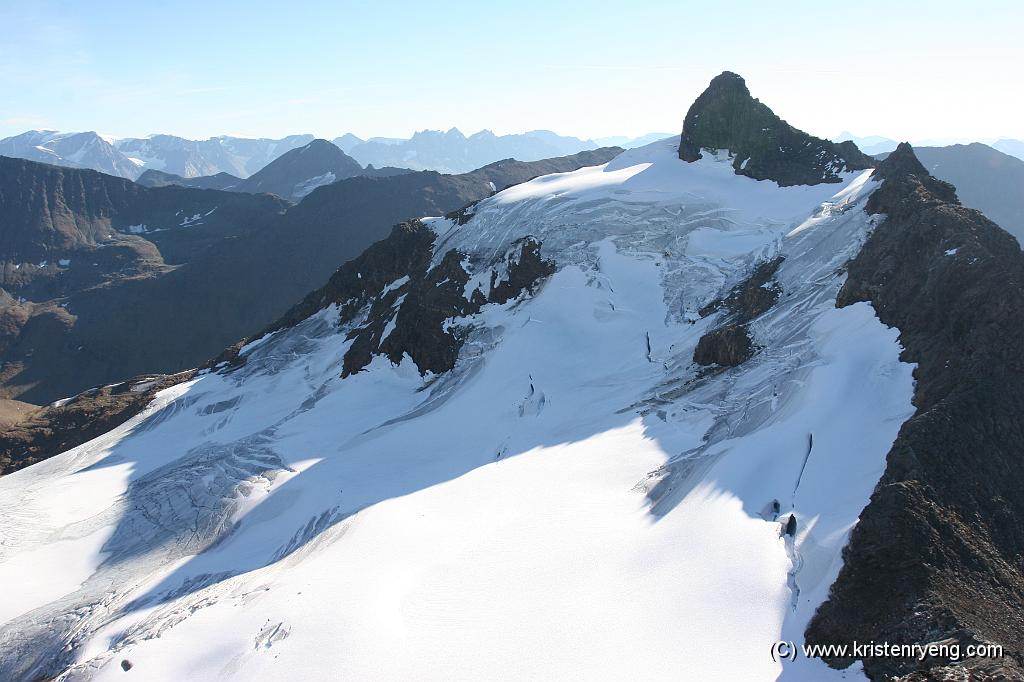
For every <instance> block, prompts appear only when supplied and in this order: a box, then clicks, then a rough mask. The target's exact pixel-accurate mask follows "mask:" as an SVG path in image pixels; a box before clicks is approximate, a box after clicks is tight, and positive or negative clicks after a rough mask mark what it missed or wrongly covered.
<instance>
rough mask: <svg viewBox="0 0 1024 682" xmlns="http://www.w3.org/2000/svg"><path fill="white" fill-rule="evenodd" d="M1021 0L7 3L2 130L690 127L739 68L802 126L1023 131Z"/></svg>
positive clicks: (926, 133) (585, 133) (917, 133)
mask: <svg viewBox="0 0 1024 682" xmlns="http://www.w3.org/2000/svg"><path fill="white" fill-rule="evenodd" d="M1022 19H1024V2H1021V0H1006V1H998V2H970V3H968V2H962V1H958V2H945V1H942V0H933V1H931V2H915V1H907V2H904V1H900V0H887V1H885V2H874V1H865V2H860V3H854V2H847V3H839V2H821V0H816V1H814V2H763V1H759V2H722V1H720V2H708V0H701V1H700V2H692V3H691V2H678V1H676V2H644V1H643V0H630V1H628V2H625V1H622V2H611V3H606V2H599V1H597V0H590V1H589V2H558V1H554V0H543V1H534V0H520V1H518V2H500V3H483V2H479V1H478V0H473V1H466V2H461V1H460V2H440V1H439V2H429V1H428V2H401V1H394V0H393V1H390V2H300V1H293V2H273V3H264V2H258V1H250V2H229V1H224V2H219V1H213V0H205V1H203V2H193V1H191V0H176V1H174V2H167V3H165V2H140V1H138V0H135V1H132V2H127V1H115V0H106V1H98V2H77V1H76V2H58V1H51V2H45V1H34V0H33V1H25V2H15V1H12V0H0V36H2V38H0V136H6V135H11V134H14V133H17V132H21V131H23V130H26V129H29V128H43V127H45V128H54V129H58V130H96V131H98V132H101V133H108V134H113V135H117V136H144V135H147V134H150V133H156V132H166V133H172V134H177V135H182V136H186V137H209V136H211V135H216V134H236V135H246V136H274V137H277V136H281V135H284V134H288V133H307V132H308V133H314V134H316V135H319V136H323V137H333V136H336V135H338V134H341V133H343V132H347V131H351V132H354V133H356V134H358V135H360V136H364V137H366V136H370V135H385V136H408V135H409V134H411V133H412V132H413V131H415V130H420V129H424V128H449V127H451V126H457V127H459V128H460V129H461V130H462V131H463V132H466V133H469V132H475V131H476V130H479V129H481V128H489V129H491V130H494V131H495V132H498V133H508V132H521V131H525V130H531V129H536V128H546V129H551V130H554V131H556V132H558V133H561V134H567V135H577V136H580V137H597V136H603V135H614V134H624V135H639V134H642V133H646V132H651V131H668V132H674V131H676V130H678V129H679V128H680V126H681V124H682V119H683V116H684V114H685V112H686V109H687V107H688V106H689V104H690V103H691V102H692V101H693V99H694V97H696V96H697V95H698V94H699V93H700V91H701V90H702V89H703V88H704V86H705V85H706V84H707V81H708V80H710V79H711V78H712V77H713V76H714V75H716V74H717V73H719V72H720V71H722V70H724V69H729V70H732V71H736V72H738V73H740V74H741V75H743V76H744V77H745V78H746V79H747V84H748V85H749V86H750V88H751V91H752V92H753V93H754V95H755V96H757V97H759V98H760V99H761V100H762V101H764V102H766V103H767V104H768V105H769V106H771V107H772V108H773V109H775V111H776V112H777V113H779V114H780V115H781V116H783V117H784V118H786V119H787V120H789V121H790V122H791V123H793V124H794V125H796V126H798V127H801V128H804V129H806V130H808V131H810V132H812V133H815V134H818V135H823V136H831V135H835V134H837V133H838V132H839V131H840V130H843V129H849V130H851V131H853V132H854V133H856V134H860V135H867V134H881V135H887V136H891V137H896V138H900V139H904V138H906V139H922V138H929V137H966V138H977V139H982V138H989V137H999V136H1008V137H1017V138H1024V94H1022V88H1021V82H1022V81H1024V78H1022V74H1021V71H1022V67H1024V47H1022V45H1024V40H1022V36H1021V29H1022V27H1024V21H1022Z"/></svg>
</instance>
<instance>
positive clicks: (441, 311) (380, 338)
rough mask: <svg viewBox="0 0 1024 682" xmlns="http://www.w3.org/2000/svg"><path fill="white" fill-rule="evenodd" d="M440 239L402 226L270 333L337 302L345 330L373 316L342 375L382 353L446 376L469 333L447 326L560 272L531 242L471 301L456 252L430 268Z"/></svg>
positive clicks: (355, 333) (412, 224)
mask: <svg viewBox="0 0 1024 682" xmlns="http://www.w3.org/2000/svg"><path fill="white" fill-rule="evenodd" d="M434 240H435V234H434V232H433V231H432V230H431V229H430V228H429V227H427V226H426V225H424V224H423V223H421V222H420V221H418V220H413V221H409V222H406V223H402V224H400V225H397V226H395V228H394V229H393V230H392V232H391V235H390V236H389V237H388V238H387V239H384V240H382V241H379V242H377V243H376V244H374V245H373V246H371V247H370V248H369V249H367V250H366V251H365V252H364V253H363V255H361V256H359V257H358V258H356V259H354V260H351V261H349V262H348V263H346V264H345V265H343V266H342V267H341V268H339V269H338V271H337V272H336V273H335V274H334V276H332V277H331V279H330V281H329V282H328V283H327V285H326V286H324V287H323V288H322V289H320V290H318V291H315V292H313V293H312V294H310V295H309V296H307V297H306V298H305V299H304V300H303V301H302V303H300V304H299V305H297V306H296V307H295V308H293V309H292V310H291V311H289V312H288V314H286V315H285V316H284V317H283V318H282V319H281V320H279V321H278V322H277V323H276V324H274V325H272V326H271V327H270V328H269V329H268V330H267V331H273V330H276V329H281V328H284V327H289V326H292V325H294V324H297V323H298V322H300V321H302V320H304V319H306V318H307V317H309V316H310V315H312V314H314V313H316V312H317V311H319V310H322V309H323V308H325V307H327V306H329V305H331V304H335V303H336V304H338V305H339V306H340V318H339V321H340V323H341V324H346V323H351V322H353V321H357V320H358V319H359V318H360V317H361V316H362V315H364V314H365V318H364V319H363V321H362V322H359V323H358V326H356V327H355V328H354V329H353V330H352V331H350V332H349V335H348V338H349V339H352V345H351V346H350V347H349V349H348V351H347V352H346V353H345V357H344V361H343V368H342V376H348V375H350V374H354V373H356V372H358V371H360V370H361V369H363V368H364V367H366V366H367V365H368V364H370V362H371V360H373V357H374V356H376V355H384V356H386V357H387V358H388V359H389V360H391V361H392V362H394V363H398V362H401V360H402V358H403V356H405V355H408V356H409V357H410V358H412V360H413V362H415V363H416V367H417V368H418V369H419V370H420V372H421V373H426V372H433V373H435V374H440V373H442V372H446V371H448V370H450V369H451V368H452V367H454V366H455V361H456V360H457V359H458V355H459V350H460V349H461V348H462V344H463V342H464V341H465V333H466V332H465V330H463V329H459V328H452V329H449V328H446V326H445V322H446V320H448V319H450V318H459V317H465V316H467V315H472V314H474V313H476V312H479V311H480V308H481V307H482V306H484V305H485V304H487V303H498V304H502V303H507V302H508V301H510V300H512V299H514V298H516V297H518V296H520V295H522V294H523V293H524V292H528V293H532V292H533V291H535V290H536V288H537V286H538V285H539V284H540V282H541V281H543V280H544V279H545V278H547V277H548V276H549V275H551V274H552V273H553V272H554V271H555V264H554V263H551V262H549V261H545V260H544V259H542V258H541V255H540V249H541V246H540V243H539V242H537V241H536V240H534V239H533V238H530V237H527V238H523V239H520V240H518V241H516V242H515V243H514V244H513V245H512V247H511V248H510V250H509V251H508V253H507V254H505V256H504V257H503V258H502V259H500V260H499V261H497V262H495V263H491V264H488V265H487V267H489V268H491V277H490V287H489V291H488V292H487V293H484V292H482V291H480V289H479V288H477V289H474V290H473V291H472V292H469V297H468V298H467V297H466V292H465V289H466V285H467V283H468V282H469V276H470V275H469V273H468V272H467V271H466V268H465V266H464V263H465V262H466V261H467V260H468V259H467V257H466V256H465V255H464V254H462V253H460V252H458V251H456V250H454V249H452V250H450V251H448V252H447V253H445V255H444V257H442V258H441V260H440V262H439V263H438V264H437V265H435V266H434V267H430V264H431V256H432V255H433V247H434ZM498 271H502V272H503V273H504V275H505V277H504V278H502V277H501V276H499V275H498ZM224 359H227V360H230V359H231V358H230V357H226V358H224Z"/></svg>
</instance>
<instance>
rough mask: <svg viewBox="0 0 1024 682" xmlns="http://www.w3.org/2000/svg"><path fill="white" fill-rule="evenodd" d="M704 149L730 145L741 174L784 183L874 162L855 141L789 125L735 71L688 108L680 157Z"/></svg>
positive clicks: (812, 181) (832, 175)
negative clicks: (825, 136) (826, 137)
mask: <svg viewBox="0 0 1024 682" xmlns="http://www.w3.org/2000/svg"><path fill="white" fill-rule="evenodd" d="M702 149H706V150H727V151H728V152H729V154H730V155H731V156H732V158H733V167H734V168H735V170H736V173H737V174H739V175H746V176H748V177H751V178H754V179H755V180H774V181H775V182H777V183H778V184H779V185H780V186H783V187H785V186H790V185H816V184H819V183H822V182H840V177H839V174H840V173H843V172H847V171H854V170H864V169H865V168H870V167H871V166H872V165H874V162H873V160H872V159H871V158H870V157H868V156H866V155H864V154H863V153H861V152H860V150H859V149H857V146H856V145H855V144H853V143H852V142H846V143H843V144H842V145H837V144H835V143H834V142H830V141H828V140H823V139H821V138H817V137H814V136H812V135H808V134H807V133H805V132H803V131H801V130H797V129H796V128H794V127H793V126H791V125H789V124H788V123H786V121H784V120H782V119H781V118H779V117H778V116H777V115H776V114H775V112H773V111H772V110H771V109H770V108H768V106H767V105H765V104H763V103H762V102H761V101H760V100H758V99H757V98H755V97H753V96H752V95H751V94H750V90H749V89H747V84H746V81H744V80H743V78H742V77H741V76H739V75H738V74H735V73H733V72H731V71H723V72H722V73H721V74H719V75H718V76H715V78H713V79H712V80H711V83H709V84H708V87H707V88H706V89H705V90H704V92H703V93H701V95H700V96H699V97H698V98H697V99H696V100H695V101H694V103H693V105H691V106H690V109H689V111H687V113H686V119H685V120H684V122H683V133H682V136H681V138H680V141H679V158H681V159H682V160H684V161H689V162H693V161H696V160H697V159H699V158H701V156H702V154H701V150H702Z"/></svg>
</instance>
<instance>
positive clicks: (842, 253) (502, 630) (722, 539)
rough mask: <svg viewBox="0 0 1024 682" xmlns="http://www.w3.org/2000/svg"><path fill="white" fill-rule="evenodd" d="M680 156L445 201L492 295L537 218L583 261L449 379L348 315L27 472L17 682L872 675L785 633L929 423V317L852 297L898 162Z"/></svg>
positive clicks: (193, 385) (329, 316)
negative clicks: (923, 395)
mask: <svg viewBox="0 0 1024 682" xmlns="http://www.w3.org/2000/svg"><path fill="white" fill-rule="evenodd" d="M677 145H678V139H669V140H665V141H662V142H657V143H654V144H652V145H649V146H647V147H642V148H639V149H635V150H631V151H628V152H626V153H624V154H622V155H621V156H619V157H618V158H617V159H615V160H614V161H612V162H611V163H609V164H607V165H605V166H598V167H593V168H584V169H581V170H579V171H576V172H573V173H566V174H558V175H551V176H546V177H541V178H537V179H536V180H533V181H531V182H528V183H525V184H523V185H519V186H516V187H512V188H510V189H508V190H505V191H504V192H501V193H498V194H496V195H495V196H493V197H491V198H490V199H487V200H485V201H484V202H481V203H480V204H478V205H477V206H476V207H475V214H474V216H473V218H472V219H471V220H470V221H469V222H468V223H467V224H465V225H462V226H458V225H456V224H454V223H453V222H451V221H448V220H446V219H443V218H433V219H429V220H427V222H428V224H429V225H430V226H431V228H432V229H433V230H434V231H435V232H436V233H437V234H438V239H437V243H436V247H435V249H436V257H437V258H438V259H440V257H441V255H443V253H444V252H446V251H447V250H448V249H450V248H459V249H460V250H462V251H463V252H465V253H468V254H470V256H469V259H468V260H467V262H466V263H465V267H466V268H467V270H469V271H470V272H471V273H472V274H473V278H472V279H471V284H470V286H469V287H467V288H468V289H469V291H467V294H468V293H471V290H472V288H473V287H474V286H479V287H481V288H484V287H486V286H487V285H488V283H489V282H490V273H491V270H492V268H493V267H495V263H497V262H499V261H500V259H501V257H502V256H503V255H504V254H505V253H506V251H507V250H508V248H509V246H510V244H511V242H513V241H514V240H515V239H517V238H520V237H522V236H524V235H533V236H535V237H536V238H537V239H538V240H540V241H541V242H542V244H543V247H542V255H543V256H544V257H546V258H549V259H553V260H555V261H557V263H558V268H559V269H558V271H557V272H556V273H555V274H554V275H553V276H552V277H551V278H550V279H549V280H548V281H547V282H546V283H545V284H544V285H543V287H542V288H541V289H540V290H539V291H538V292H537V293H536V294H535V295H534V296H532V297H527V298H524V299H520V300H516V301H512V302H509V303H508V304H505V305H502V306H498V305H489V306H486V307H485V308H484V309H483V310H482V311H481V312H480V313H479V314H478V315H476V316H474V317H472V318H463V319H454V320H450V321H449V323H450V324H452V325H463V326H468V327H471V328H472V332H471V335H470V339H469V341H468V343H467V344H466V346H465V347H464V348H463V351H462V355H461V356H460V360H459V363H458V365H457V367H456V368H455V370H453V371H452V372H450V373H449V374H447V375H444V376H431V375H428V376H420V374H419V373H418V371H417V370H416V367H415V366H414V365H413V363H412V362H411V361H410V360H408V359H406V360H405V361H403V362H402V363H401V364H399V365H397V366H396V365H393V364H392V363H390V362H389V361H388V360H387V359H386V358H384V357H377V358H376V359H375V360H374V361H373V363H372V364H371V365H370V366H369V367H368V368H367V370H366V371H363V372H361V373H359V374H356V375H354V376H351V377H349V378H346V379H344V380H342V379H341V378H340V374H341V360H342V356H343V355H344V352H345V350H346V345H347V343H349V342H348V341H346V340H345V332H346V331H347V330H346V329H345V328H339V326H338V325H337V323H336V320H337V310H336V309H335V308H328V309H325V310H323V311H321V312H320V313H318V314H317V315H314V316H313V317H311V318H309V319H307V320H306V321H305V322H303V323H301V324H299V325H298V326H296V327H294V328H291V329H287V330H284V331H281V332H277V333H275V334H273V335H270V336H267V337H264V338H262V339H259V340H257V341H255V342H253V343H252V344H250V345H249V346H248V347H247V348H246V349H245V351H244V353H245V354H246V355H247V359H248V362H247V363H246V364H245V365H244V366H243V367H241V368H240V369H237V370H235V371H232V372H227V373H216V372H215V373H206V374H203V375H201V376H199V377H197V378H196V379H194V380H193V381H191V382H189V383H187V384H182V385H179V386H175V387H173V388H171V389H168V390H166V391H164V392H162V393H161V394H160V395H159V397H158V399H157V400H156V401H155V402H154V403H153V404H152V405H151V406H150V407H149V408H148V409H147V410H146V411H145V412H144V413H143V414H141V415H139V416H138V417H136V418H134V419H132V420H131V421H129V422H128V423H126V424H125V425H123V426H121V427H119V428H117V429H116V430H114V431H112V432H110V433H109V434H106V435H105V436H103V437H101V438H98V439H96V440H93V441H91V442H89V443H87V444H85V445H82V446H80V447H78V448H75V449H74V450H71V451H69V452H66V453H64V454H63V455H60V456H58V457H55V458H53V459H50V460H48V461H45V462H43V463H41V464H38V465H35V466H33V467H30V468H28V469H25V470H22V471H19V472H17V473H14V474H12V475H10V476H7V477H4V478H3V479H0V516H2V517H3V518H4V519H5V523H4V525H3V530H2V533H3V535H2V537H0V580H2V582H3V584H4V585H6V586H7V589H6V590H5V599H4V600H3V601H2V602H0V622H2V623H3V624H2V625H0V650H3V651H5V652H8V655H7V656H5V657H4V659H3V660H2V662H0V678H3V679H31V678H33V677H34V676H57V677H58V678H59V679H62V680H86V679H88V680H94V679H95V680H106V679H114V680H124V679H132V678H137V679H145V680H186V679H187V680H221V679H229V680H246V681H248V680H280V679H314V678H317V677H321V678H322V677H323V676H324V675H325V674H330V675H331V676H332V677H336V678H337V679H346V680H409V679H416V680H484V679H488V680H491V679H493V680H552V679H558V680H626V679H638V678H645V679H655V680H680V679H687V680H709V679H716V680H719V679H720V680H727V679H728V680H775V679H783V680H825V679H843V678H849V679H854V678H857V677H860V674H859V673H858V672H857V671H856V670H852V669H851V670H849V671H844V672H837V671H832V670H830V669H828V668H826V667H825V666H824V665H823V664H821V663H820V662H817V661H806V660H798V661H796V662H792V663H785V664H780V663H777V662H775V661H773V660H772V657H771V652H770V649H771V645H772V644H773V643H774V642H775V641H776V640H780V639H784V640H794V641H796V642H800V641H802V639H803V631H804V628H805V627H806V624H807V622H808V620H809V618H810V617H811V615H812V614H813V613H814V610H815V608H816V607H817V606H818V605H819V604H820V603H821V602H822V600H823V599H824V598H825V596H826V595H827V592H828V588H829V585H830V584H831V583H832V581H833V580H834V579H835V577H836V575H837V573H838V571H839V568H840V564H841V555H840V552H841V549H842V547H843V545H844V544H845V542H846V539H847V536H848V533H849V531H850V529H851V527H852V526H853V524H855V523H856V521H857V517H858V514H859V513H860V511H861V509H863V507H864V506H865V504H866V503H867V500H868V497H869V495H870V493H871V491H872V489H873V487H874V485H875V483H876V482H877V480H878V478H879V476H880V475H881V473H882V471H883V469H884V464H885V455H886V453H887V452H888V450H889V448H890V446H891V445H892V442H893V440H894V439H895V437H896V434H897V431H898V430H899V428H900V426H901V424H902V423H903V421H905V420H906V419H907V418H908V417H909V416H910V415H911V414H912V413H913V406H912V405H911V395H912V389H913V383H912V375H911V373H912V370H913V366H912V365H908V364H905V363H901V362H900V360H899V353H900V347H899V344H898V342H897V335H898V333H897V331H896V330H895V329H889V328H886V327H885V326H884V325H882V324H881V323H880V322H879V321H878V320H877V318H876V317H875V316H874V313H873V311H872V309H871V307H870V306H869V305H868V304H866V303H859V304H856V305H852V306H849V307H847V308H843V309H837V308H836V307H835V298H836V293H837V292H838V290H839V287H840V285H841V284H842V281H843V272H842V266H843V264H844V263H845V262H846V261H847V260H848V259H849V258H851V257H852V256H853V255H854V254H855V253H856V252H857V250H858V249H859V248H860V246H861V244H862V243H863V240H864V239H865V237H866V235H867V233H868V231H869V230H870V229H871V226H872V224H873V222H874V221H876V220H877V219H878V218H879V216H875V217H871V216H868V215H867V214H866V213H865V212H864V210H863V205H864V202H865V200H866V197H867V196H868V194H869V193H870V192H871V190H872V189H873V188H874V187H875V186H877V184H876V183H874V182H873V181H872V180H871V179H870V174H871V171H865V172H863V173H851V174H848V175H847V176H845V178H844V182H843V183H841V184H821V185H816V186H810V187H808V186H798V187H789V188H780V187H779V186H778V185H776V184H775V183H773V182H768V181H764V182H758V181H755V180H752V179H749V178H747V177H744V176H737V175H735V174H734V173H733V171H732V167H731V165H730V162H729V160H728V159H726V158H725V157H724V156H719V157H712V156H710V155H705V158H704V159H702V160H701V161H698V162H696V163H692V164H688V163H684V162H682V161H680V160H679V159H678V158H677V156H676V152H675V150H676V147H677ZM779 254H782V255H785V257H786V259H785V261H784V262H783V264H782V266H781V267H780V269H779V271H778V273H777V275H776V279H777V280H778V282H779V283H780V284H781V286H782V289H783V294H782V297H781V298H780V300H779V302H778V303H777V304H776V305H775V306H774V307H773V308H771V309H770V310H769V311H768V312H767V313H765V314H764V315H763V316H762V317H760V318H758V319H757V320H756V321H755V322H754V323H752V330H753V335H754V339H755V343H756V344H757V345H758V347H759V349H760V350H759V352H758V353H757V354H756V355H755V356H754V357H753V358H752V359H750V360H749V361H747V362H745V363H744V364H742V365H740V366H739V367H736V368H733V369H729V370H726V371H723V372H720V373H707V372H704V371H701V370H702V368H699V367H697V366H696V365H694V364H693V362H692V356H693V351H694V347H695V345H696V343H697V340H698V339H699V338H700V337H701V336H702V335H703V334H704V333H705V332H707V331H709V330H710V329H712V328H714V327H715V326H716V324H717V322H720V321H721V320H720V313H719V314H714V315H711V316H709V317H706V318H703V319H701V318H700V317H699V315H698V314H697V310H698V309H699V308H700V307H701V306H703V305H705V304H706V303H708V302H709V301H711V300H712V299H714V298H716V297H718V296H720V295H722V294H723V293H724V292H726V291H728V289H729V288H730V287H731V286H733V285H734V284H736V283H737V282H739V281H741V280H743V279H744V278H745V277H746V276H747V275H748V274H749V272H750V270H751V268H752V267H753V266H754V264H755V263H756V262H758V261H760V260H764V259H768V258H772V257H774V256H776V255H779ZM499 274H500V273H499ZM484 293H486V291H485V292H484ZM773 502H778V506H779V511H778V512H776V511H774V509H773ZM790 514H795V516H796V519H797V532H796V535H795V537H790V536H787V535H784V534H783V533H782V525H783V523H784V522H785V521H786V520H787V519H788V518H789V516H790ZM26 578H27V580H26ZM124 660H127V661H130V663H131V665H132V668H131V670H130V671H128V673H125V672H124V671H123V670H122V667H121V662H122V661H124ZM126 675H127V677H126Z"/></svg>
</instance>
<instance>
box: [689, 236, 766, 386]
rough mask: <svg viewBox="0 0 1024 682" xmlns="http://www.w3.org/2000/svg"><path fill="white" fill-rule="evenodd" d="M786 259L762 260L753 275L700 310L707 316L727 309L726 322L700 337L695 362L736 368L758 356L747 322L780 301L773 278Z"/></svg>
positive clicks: (694, 355)
mask: <svg viewBox="0 0 1024 682" xmlns="http://www.w3.org/2000/svg"><path fill="white" fill-rule="evenodd" d="M783 260H785V256H776V257H775V258H773V259H772V260H770V261H764V262H762V263H759V264H758V265H757V267H755V268H754V271H753V272H752V273H750V276H749V277H747V278H746V279H745V280H743V281H742V282H740V283H739V284H737V285H736V286H735V287H733V288H732V290H731V291H730V292H729V293H728V294H727V295H726V296H725V297H724V298H719V299H716V300H714V301H712V302H711V303H708V304H707V305H706V306H704V307H703V308H701V309H700V310H699V311H698V314H699V315H700V316H701V317H707V316H708V315H711V314H712V313H715V312H718V311H720V310H724V311H725V321H724V323H723V324H722V325H720V326H719V327H717V328H715V329H713V330H711V331H709V332H708V333H707V334H705V335H704V336H702V337H700V340H699V341H697V347H696V348H695V349H694V351H693V361H694V362H696V363H697V364H698V365H703V366H708V365H718V366H720V367H735V366H737V365H739V364H741V363H743V362H745V361H747V360H749V359H750V358H751V356H753V355H754V352H755V350H756V349H755V347H754V342H753V339H752V338H751V336H750V330H749V328H748V326H747V323H748V322H750V321H751V320H753V319H754V318H755V317H757V316H758V315H761V314H762V313H764V312H765V311H767V310H768V309H769V308H771V307H772V306H773V305H775V302H776V301H778V300H779V296H780V295H781V294H782V287H780V286H779V284H778V282H775V281H773V279H772V278H773V277H774V276H775V272H776V271H777V270H778V269H779V266H780V265H782V261H783Z"/></svg>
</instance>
